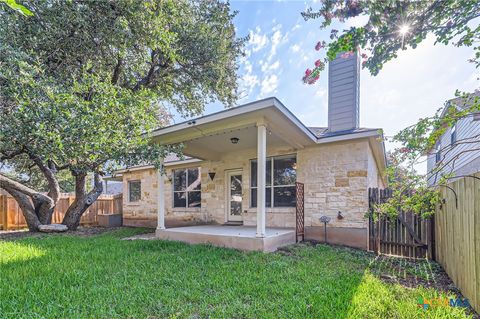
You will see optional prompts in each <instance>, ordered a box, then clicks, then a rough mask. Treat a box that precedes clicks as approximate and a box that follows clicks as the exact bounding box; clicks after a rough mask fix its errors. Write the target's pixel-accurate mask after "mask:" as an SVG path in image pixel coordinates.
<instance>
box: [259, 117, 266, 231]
mask: <svg viewBox="0 0 480 319" xmlns="http://www.w3.org/2000/svg"><path fill="white" fill-rule="evenodd" d="M266 169H267V128H266V127H265V124H264V123H259V124H257V237H265V212H266V209H265V205H266V201H265V195H266V194H265V172H266Z"/></svg>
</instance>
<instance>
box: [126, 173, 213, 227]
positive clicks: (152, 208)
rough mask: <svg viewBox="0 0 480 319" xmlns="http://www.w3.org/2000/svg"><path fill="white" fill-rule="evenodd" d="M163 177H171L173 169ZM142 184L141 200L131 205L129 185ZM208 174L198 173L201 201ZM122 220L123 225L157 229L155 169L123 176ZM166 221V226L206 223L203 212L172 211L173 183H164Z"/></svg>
mask: <svg viewBox="0 0 480 319" xmlns="http://www.w3.org/2000/svg"><path fill="white" fill-rule="evenodd" d="M198 166H199V165H198V164H197V165H195V164H190V165H187V166H185V165H181V166H177V167H176V168H183V167H198ZM166 175H167V176H172V168H167V169H166ZM133 180H140V181H141V192H142V195H141V200H140V201H138V202H134V203H131V202H129V198H128V182H129V181H133ZM206 180H207V174H206V173H205V172H204V171H201V181H202V201H203V194H205V193H207V189H206V186H205V181H206ZM123 190H124V196H123V219H124V224H125V225H127V226H128V225H131V226H144V227H156V225H157V172H156V171H155V170H154V169H142V170H134V171H131V172H128V173H124V174H123ZM165 208H166V211H165V221H166V223H167V226H177V225H187V224H195V223H203V222H208V218H207V214H206V209H204V207H202V208H174V207H173V193H172V182H171V181H170V180H169V179H168V178H166V179H165Z"/></svg>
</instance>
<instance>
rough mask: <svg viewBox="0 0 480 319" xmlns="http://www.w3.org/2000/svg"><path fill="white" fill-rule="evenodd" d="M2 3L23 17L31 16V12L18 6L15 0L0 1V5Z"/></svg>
mask: <svg viewBox="0 0 480 319" xmlns="http://www.w3.org/2000/svg"><path fill="white" fill-rule="evenodd" d="M2 3H4V4H5V5H6V6H7V7H9V8H10V9H12V10H15V11H17V12H19V13H20V14H22V15H24V16H33V13H32V11H30V10H28V8H27V7H25V6H23V5H21V4H19V3H18V2H17V1H15V0H0V4H2Z"/></svg>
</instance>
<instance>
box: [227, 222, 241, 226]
mask: <svg viewBox="0 0 480 319" xmlns="http://www.w3.org/2000/svg"><path fill="white" fill-rule="evenodd" d="M223 226H243V222H233V221H230V222H226V223H225V224H223Z"/></svg>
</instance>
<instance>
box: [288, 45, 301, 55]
mask: <svg viewBox="0 0 480 319" xmlns="http://www.w3.org/2000/svg"><path fill="white" fill-rule="evenodd" d="M290 49H292V52H293V53H297V52H298V51H300V46H299V45H298V44H294V45H292V47H291V48H290Z"/></svg>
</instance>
